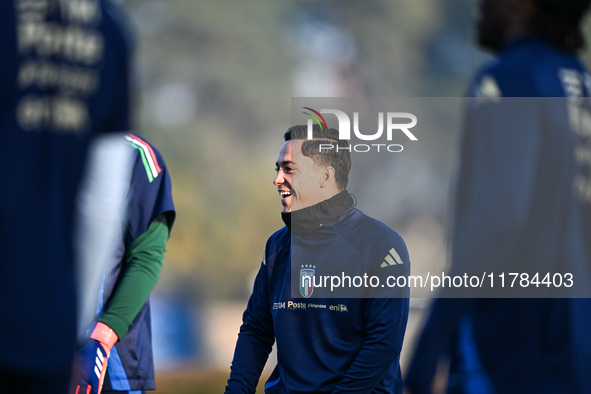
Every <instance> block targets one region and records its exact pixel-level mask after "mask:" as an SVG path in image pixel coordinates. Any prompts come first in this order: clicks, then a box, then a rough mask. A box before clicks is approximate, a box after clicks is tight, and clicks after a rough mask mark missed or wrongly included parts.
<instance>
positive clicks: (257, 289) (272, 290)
mask: <svg viewBox="0 0 591 394" xmlns="http://www.w3.org/2000/svg"><path fill="white" fill-rule="evenodd" d="M307 135H308V134H307V128H306V126H293V127H291V128H290V129H288V131H287V132H286V133H285V135H284V139H285V142H284V144H283V146H282V147H281V149H280V152H279V157H278V159H277V162H276V164H275V165H276V171H277V176H276V177H275V179H274V181H273V184H274V185H275V186H276V187H277V192H278V193H279V196H280V198H281V203H282V205H283V212H282V213H281V217H282V219H283V221H284V222H285V224H286V226H285V227H283V228H282V229H281V230H279V231H277V232H276V233H275V234H273V235H272V236H271V237H270V238H269V239H268V241H267V245H266V248H265V252H264V257H263V262H262V264H261V267H260V270H259V273H258V275H257V277H256V280H255V284H254V289H253V292H252V295H251V297H250V300H249V302H248V306H247V308H246V311H245V312H244V315H243V324H242V326H241V327H240V333H239V335H238V341H237V344H236V350H235V353H234V359H233V361H232V367H231V373H230V379H229V380H228V384H227V386H226V393H254V392H255V391H256V386H257V383H258V380H259V377H260V375H261V372H262V371H263V367H264V366H265V363H266V361H267V358H268V356H269V353H270V352H271V347H272V346H273V343H274V342H275V341H276V342H277V356H278V362H277V366H276V367H275V369H274V371H273V373H272V374H271V376H270V378H269V379H268V381H267V383H266V385H265V392H267V393H339V392H364V393H371V392H380V393H401V392H402V376H401V371H400V365H399V359H400V351H401V348H402V342H403V339H404V333H405V328H406V322H407V318H408V307H409V305H408V289H407V288H406V289H405V288H399V289H394V291H392V290H385V289H383V288H378V289H367V288H365V289H355V290H352V289H348V290H347V289H345V291H344V292H342V293H340V294H339V296H338V297H336V298H335V297H331V294H330V293H329V292H328V291H327V289H326V288H321V287H320V286H316V284H317V282H316V281H315V280H314V281H313V278H316V279H318V278H322V277H323V276H324V275H325V274H337V275H340V274H341V273H343V275H345V274H346V275H349V276H351V277H352V276H355V275H357V276H361V275H363V274H368V275H377V276H381V277H383V276H385V275H388V276H393V277H397V276H407V275H408V273H409V269H410V262H409V257H408V252H407V250H406V246H405V244H404V241H403V240H402V238H400V236H399V235H398V234H397V233H396V232H394V231H393V230H391V229H390V228H388V227H387V226H385V225H384V224H383V223H381V222H378V221H377V220H375V219H372V218H370V217H368V216H366V215H364V214H363V213H362V212H361V211H360V210H358V209H357V208H356V207H354V206H353V205H354V204H353V198H352V196H351V195H350V194H349V193H348V192H347V190H346V187H347V182H348V177H349V171H350V169H351V154H350V151H349V150H348V149H347V148H348V146H349V145H348V143H347V142H346V141H343V140H338V131H336V130H335V129H330V130H326V129H324V128H322V129H321V128H320V127H318V126H317V125H315V126H314V128H313V139H307ZM322 144H325V146H328V145H331V146H333V149H330V150H321V149H320V146H321V145H322ZM335 146H338V147H339V148H340V149H335V148H334V147H335ZM300 268H302V269H301V270H300ZM308 275H311V276H308ZM294 295H295V296H294ZM341 295H343V297H340V296H341ZM348 296H352V297H351V298H346V297H348ZM302 297H303V298H302ZM312 297H313V298H312ZM353 297H355V298H353Z"/></svg>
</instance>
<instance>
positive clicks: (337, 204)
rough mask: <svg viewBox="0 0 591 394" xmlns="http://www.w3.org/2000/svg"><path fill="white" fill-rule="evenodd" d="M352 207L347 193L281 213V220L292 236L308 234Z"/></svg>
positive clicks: (351, 199) (351, 201)
mask: <svg viewBox="0 0 591 394" xmlns="http://www.w3.org/2000/svg"><path fill="white" fill-rule="evenodd" d="M351 206H353V197H352V196H351V195H350V194H349V192H348V191H346V190H343V191H342V192H340V193H339V194H336V195H335V196H333V197H331V198H329V199H328V200H324V201H322V202H319V203H318V204H316V205H312V206H311V207H307V208H304V209H299V210H297V211H293V212H282V213H281V219H283V222H284V223H285V225H286V226H287V228H289V229H290V230H291V231H292V232H293V233H294V234H302V233H309V232H312V231H314V230H316V229H317V228H318V227H320V226H322V225H323V224H324V223H327V222H330V221H331V220H334V219H336V218H338V217H339V216H341V215H342V214H343V213H345V212H346V211H347V210H348V209H349V208H351Z"/></svg>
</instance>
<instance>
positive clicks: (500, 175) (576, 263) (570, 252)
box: [405, 0, 591, 394]
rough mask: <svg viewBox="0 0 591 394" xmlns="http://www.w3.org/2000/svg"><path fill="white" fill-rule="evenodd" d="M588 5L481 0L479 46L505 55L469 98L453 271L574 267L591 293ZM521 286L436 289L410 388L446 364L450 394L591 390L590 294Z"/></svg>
mask: <svg viewBox="0 0 591 394" xmlns="http://www.w3.org/2000/svg"><path fill="white" fill-rule="evenodd" d="M589 3H590V1H589V0H481V1H480V18H479V20H478V23H477V30H478V42H479V44H480V45H481V46H482V47H483V48H485V49H488V50H491V51H492V52H494V53H495V54H496V55H497V58H496V59H495V60H493V61H492V62H491V63H489V64H487V65H485V66H484V67H483V69H482V70H481V71H480V72H478V73H477V75H476V77H475V79H474V81H473V83H472V85H471V87H470V90H469V96H471V98H470V99H469V101H468V105H467V111H466V112H467V113H466V124H465V130H464V135H463V141H462V150H461V163H460V172H459V178H458V189H457V195H456V207H455V214H454V215H455V217H454V234H453V239H452V261H451V269H452V270H455V272H456V273H460V274H461V273H462V272H465V271H470V270H471V269H472V270H478V268H481V269H482V271H485V272H487V273H491V272H494V273H495V274H500V273H501V272H504V273H508V272H529V273H530V274H534V272H539V273H540V275H541V276H540V280H542V277H543V276H544V275H545V274H546V273H550V274H552V273H556V272H564V271H567V272H570V274H571V279H573V280H574V283H575V285H577V286H578V288H579V289H581V288H582V289H586V291H587V293H588V290H589V287H588V285H589V277H588V269H589V266H590V265H589V262H590V261H591V258H590V256H591V253H590V252H591V248H590V247H591V243H590V242H589V240H590V239H591V209H590V207H591V193H590V191H591V188H590V185H591V182H590V181H591V178H590V176H589V174H590V171H589V170H590V168H589V165H590V164H591V161H589V160H587V159H585V156H584V155H581V152H583V153H584V152H586V151H587V152H588V149H589V148H588V147H589V142H590V141H589V136H591V130H590V129H589V127H590V126H591V124H590V123H588V122H587V123H585V122H581V119H582V118H583V117H584V116H586V118H587V119H591V116H590V113H589V94H590V81H591V80H590V77H589V74H588V73H587V71H586V70H585V67H584V66H583V65H582V63H581V62H580V61H579V59H578V58H577V56H576V52H577V51H578V50H579V49H581V47H582V46H583V44H584V40H583V35H582V33H581V21H582V18H583V15H584V14H585V11H586V10H587V9H588V7H589ZM508 98H511V99H508ZM516 98H528V99H516ZM549 98H551V99H549ZM585 127H586V129H585ZM482 271H481V272H482ZM526 284H527V283H526ZM542 285H543V284H542ZM497 286H498V282H497ZM532 286H535V285H532ZM499 287H500V286H499ZM507 287H508V286H507ZM522 290H523V293H522V294H524V295H525V296H524V297H523V298H499V297H503V294H502V293H491V294H492V295H493V297H492V298H484V297H483V298H444V297H445V295H446V293H445V292H442V293H441V297H442V298H438V299H436V300H435V301H434V303H433V305H432V309H431V311H430V314H429V316H428V319H427V322H426V325H425V327H424V330H423V332H422V335H421V337H420V339H419V341H418V345H417V347H416V349H415V352H414V357H413V360H412V363H411V366H410V369H409V372H408V374H407V376H406V379H405V384H406V386H407V388H408V389H409V392H411V393H413V394H417V393H429V392H431V391H432V383H433V379H434V376H435V374H436V371H437V365H438V361H439V360H440V359H442V358H443V357H444V356H446V357H447V358H449V376H448V378H447V389H448V392H450V393H565V394H566V393H584V392H589V382H588V374H589V371H591V361H590V360H591V346H590V338H591V336H590V335H589V326H590V325H589V324H590V317H591V307H590V303H589V301H590V300H589V299H586V298H574V297H578V296H580V297H588V294H587V293H585V292H573V293H572V295H573V298H568V297H563V295H564V294H565V293H562V294H561V296H560V297H550V296H549V297H546V298H544V297H541V298H533V297H532V298H527V295H528V294H538V293H533V292H534V291H536V289H535V288H533V287H532V288H531V289H527V288H524V289H522ZM497 291H503V290H502V289H498V290H497ZM504 291H513V289H509V288H506V289H504ZM530 291H531V293H528V292H530ZM447 294H449V292H448V293H447ZM546 294H551V295H552V294H558V293H552V292H548V293H546ZM472 295H473V293H472ZM494 296H496V297H497V298H494Z"/></svg>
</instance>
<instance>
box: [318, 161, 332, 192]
mask: <svg viewBox="0 0 591 394" xmlns="http://www.w3.org/2000/svg"><path fill="white" fill-rule="evenodd" d="M334 175H335V170H334V168H333V167H332V166H328V167H325V168H324V171H322V175H321V178H320V187H321V188H325V187H327V186H329V185H331V184H333V183H334V184H336V179H335V177H334Z"/></svg>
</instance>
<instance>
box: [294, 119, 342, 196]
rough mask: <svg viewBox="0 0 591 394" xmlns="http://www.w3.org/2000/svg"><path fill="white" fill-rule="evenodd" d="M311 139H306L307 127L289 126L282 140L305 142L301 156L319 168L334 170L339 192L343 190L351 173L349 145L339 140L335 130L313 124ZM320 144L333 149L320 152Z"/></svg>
mask: <svg viewBox="0 0 591 394" xmlns="http://www.w3.org/2000/svg"><path fill="white" fill-rule="evenodd" d="M312 136H313V137H314V138H313V139H311V140H309V139H308V126H305V125H297V126H291V127H290V128H289V129H287V131H286V132H285V134H284V135H283V138H284V139H285V141H290V140H305V141H304V142H303V143H302V154H303V155H304V156H306V157H309V158H311V159H312V160H314V162H315V163H316V164H318V165H321V166H331V167H332V168H334V170H335V180H336V183H337V186H338V188H339V190H345V189H346V188H347V184H348V183H349V172H350V171H351V152H350V147H349V143H348V142H347V141H344V140H339V132H338V130H336V129H328V130H326V129H324V128H322V127H320V126H319V125H317V124H315V125H313V126H312ZM321 144H327V145H333V147H334V148H333V149H323V150H322V151H321V150H320V145H321Z"/></svg>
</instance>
